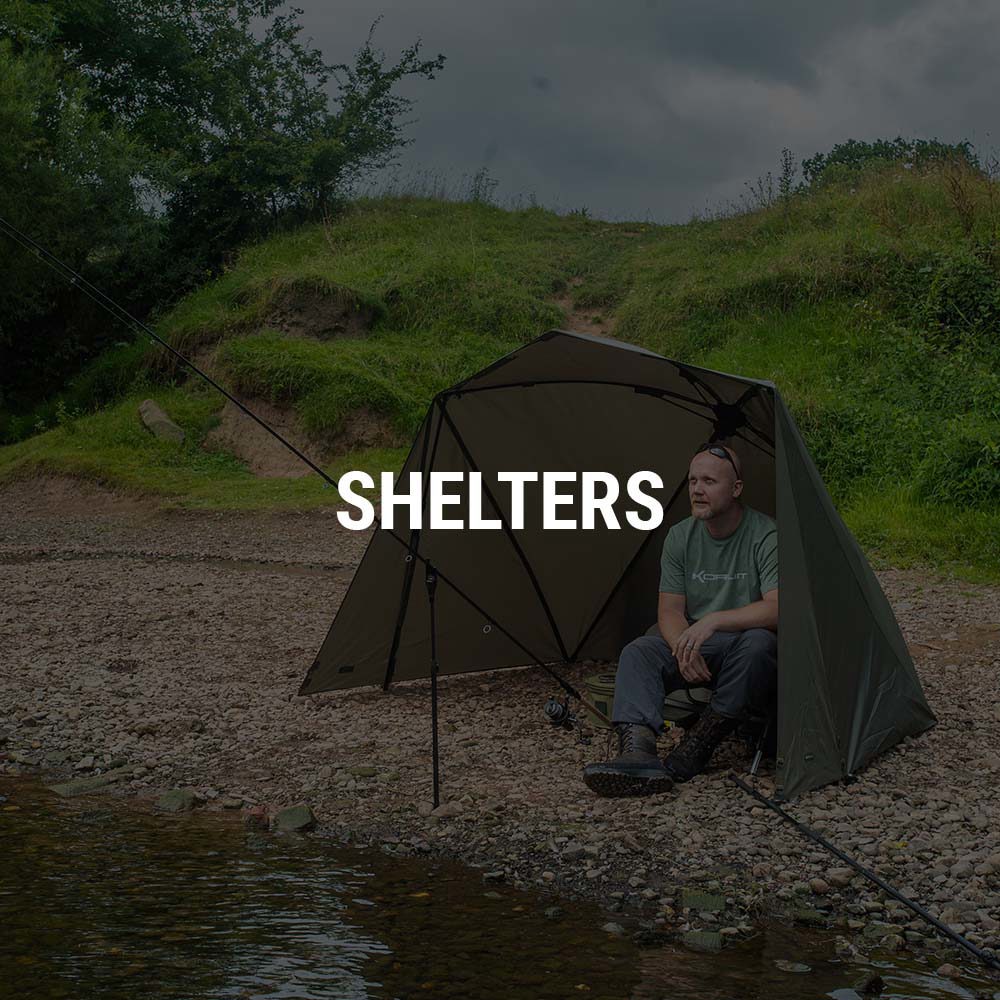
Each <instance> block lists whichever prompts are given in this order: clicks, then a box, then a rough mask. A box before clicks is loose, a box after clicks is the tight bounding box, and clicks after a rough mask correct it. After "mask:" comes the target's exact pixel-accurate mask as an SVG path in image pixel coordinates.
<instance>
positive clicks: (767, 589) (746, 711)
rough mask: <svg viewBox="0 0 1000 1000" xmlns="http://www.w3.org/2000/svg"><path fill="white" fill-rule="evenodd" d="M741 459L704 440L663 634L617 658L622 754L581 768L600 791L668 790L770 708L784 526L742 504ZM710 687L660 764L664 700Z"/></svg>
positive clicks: (691, 479) (673, 548)
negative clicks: (780, 536)
mask: <svg viewBox="0 0 1000 1000" xmlns="http://www.w3.org/2000/svg"><path fill="white" fill-rule="evenodd" d="M742 492H743V477H742V470H741V465H740V460H739V457H738V456H737V455H736V453H735V452H734V451H733V450H732V449H731V448H728V447H724V446H722V445H715V444H708V445H703V446H702V448H701V449H699V451H698V452H697V454H696V455H695V456H694V458H693V459H692V460H691V465H690V468H689V470H688V495H689V497H690V500H691V516H690V517H688V518H685V519H684V520H683V521H681V522H679V523H678V524H675V525H674V526H673V527H672V528H671V529H670V531H669V532H668V533H667V537H666V538H665V539H664V542H663V554H662V556H661V559H660V596H659V607H658V613H657V626H658V629H659V634H658V635H645V636H643V637H641V638H639V639H636V640H634V641H633V642H630V643H629V644H628V645H627V646H626V647H625V649H624V650H622V654H621V657H620V659H619V662H618V674H617V676H616V678H615V700H614V712H613V718H612V722H613V723H614V727H615V731H616V733H617V736H618V756H617V757H616V758H615V759H614V760H611V761H608V762H606V763H601V764H589V765H588V766H587V767H586V768H584V772H583V780H584V781H585V782H586V783H587V785H588V787H590V788H591V789H593V791H595V792H597V794H598V795H606V796H621V795H646V794H649V793H651V792H659V791H667V790H669V789H670V788H671V787H672V786H673V784H674V783H675V782H678V781H687V780H688V779H689V778H693V777H694V776H695V775H696V774H698V773H699V772H700V771H702V770H704V768H705V767H706V766H707V765H708V762H709V760H710V758H711V756H712V753H713V752H714V751H715V749H716V747H718V745H719V744H720V743H721V742H722V741H723V740H724V739H725V738H726V736H727V735H728V734H729V733H731V732H732V731H733V730H734V729H736V727H737V726H738V725H739V724H740V722H741V721H742V720H744V719H745V718H746V717H747V716H749V715H766V714H768V713H769V712H770V711H771V710H772V705H773V702H774V698H775V693H776V688H777V648H778V640H777V634H776V633H777V628H778V535H777V526H776V525H775V522H774V521H773V520H772V519H771V518H770V517H768V516H767V515H766V514H762V513H761V512H760V511H757V510H754V509H753V508H751V507H746V506H744V504H743V503H742V502H741V501H740V499H739V498H740V494H741V493H742ZM682 687H711V688H712V689H713V693H712V699H711V701H710V702H709V704H708V707H707V708H705V709H704V711H703V712H702V714H701V716H700V718H699V719H698V721H697V722H696V723H695V724H694V725H693V726H692V727H691V728H690V729H689V730H688V731H687V733H686V734H685V736H684V738H683V739H682V740H681V742H680V743H679V744H678V745H677V746H676V747H675V748H674V749H673V750H672V751H671V752H670V753H669V754H668V755H667V757H666V759H665V760H664V761H663V762H662V763H661V761H660V759H659V758H658V757H657V755H656V737H657V735H658V734H659V733H661V732H663V728H664V726H663V700H664V697H665V696H666V695H667V694H669V693H670V692H671V691H676V690H677V689H678V688H682Z"/></svg>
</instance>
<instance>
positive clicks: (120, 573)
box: [0, 479, 1000, 957]
mask: <svg viewBox="0 0 1000 1000" xmlns="http://www.w3.org/2000/svg"><path fill="white" fill-rule="evenodd" d="M364 544H365V537H364V536H362V535H360V534H358V533H354V532H348V531H344V530H343V529H341V528H340V527H339V525H338V524H337V522H336V520H335V518H334V517H333V515H332V514H331V513H329V512H312V513H309V514H294V513H282V514H232V513H226V514H215V513H203V512H185V511H176V510H173V511H163V510H158V509H157V508H156V507H155V506H154V505H152V504H150V503H148V502H146V501H138V500H134V499H128V498H123V497H117V496H114V495H112V494H110V493H108V492H106V491H103V490H101V489H99V488H97V487H94V486H89V485H83V484H80V483H72V482H68V481H63V480H57V479H47V480H32V481H29V482H20V483H16V484H13V485H10V486H8V487H6V488H5V489H4V490H3V492H2V493H0V580H2V587H3V591H2V592H3V595H4V599H3V602H2V605H0V664H2V666H0V670H2V677H3V684H2V688H0V770H5V771H7V772H22V771H26V770H32V769H34V768H36V767H42V768H46V769H48V771H50V772H57V773H70V772H72V773H75V774H76V775H78V776H79V775H81V774H88V773H92V772H93V771H94V770H98V771H99V770H100V769H102V768H106V767H109V766H112V765H114V764H117V763H122V762H125V763H128V764H129V765H131V766H133V768H134V770H133V771H132V774H133V777H131V779H127V780H124V781H122V782H120V783H119V784H116V785H114V786H111V787H112V788H113V790H114V794H120V795H133V796H139V797H145V798H148V799H150V800H153V799H154V797H155V796H157V795H159V794H160V793H161V792H162V791H164V790H166V789H169V788H173V787H178V786H184V787H192V788H194V789H195V790H196V791H197V793H198V796H199V801H200V802H201V806H200V807H201V808H206V809H211V808H224V807H225V808H244V809H249V810H251V811H252V809H253V807H255V806H256V807H258V811H259V807H260V806H264V807H266V808H267V809H268V810H274V809H276V808H278V807H280V806H283V805H287V804H291V803H294V802H299V801H303V800H304V801H307V802H308V803H310V804H311V805H312V807H313V809H314V810H315V812H316V814H317V816H318V817H319V819H320V821H321V823H322V824H323V826H324V827H326V828H328V829H329V830H331V831H333V832H335V833H338V834H339V835H342V836H345V837H348V838H351V839H353V840H354V841H355V842H370V843H376V844H381V845H382V847H383V849H385V850H388V851H390V852H395V853H401V854H407V853H421V852H424V853H434V854H446V855H449V856H453V857H458V858H461V859H463V860H466V861H468V862H471V863H473V864H476V865H479V866H482V867H485V868H486V869H487V874H486V876H485V877H486V878H487V879H504V880H506V881H508V882H510V883H513V884H515V885H523V886H542V887H547V888H548V889H550V890H551V891H553V892H554V893H556V894H558V895H561V896H564V897H569V898H572V897H575V896H576V897H578V896H589V897H594V898H598V899H600V900H602V901H603V902H605V903H606V904H607V905H609V907H610V908H611V909H612V910H621V911H623V912H626V913H633V912H639V913H640V914H641V915H642V919H643V920H644V921H645V922H646V926H647V927H649V928H650V929H653V930H655V929H657V928H661V929H663V930H664V931H682V932H683V931H686V930H688V929H695V928H707V929H715V930H721V929H723V928H724V934H726V935H727V936H733V937H737V936H740V935H742V934H745V933H748V932H749V930H750V925H751V922H752V921H753V919H754V918H755V917H758V916H761V915H764V914H768V913H775V912H779V911H780V912H785V913H794V915H795V916H796V918H797V919H800V920H804V921H819V920H821V919H822V918H823V917H824V916H825V918H826V920H827V922H828V923H831V924H834V925H836V926H838V927H839V928H841V930H842V932H843V937H842V938H841V939H839V941H840V943H839V944H838V948H839V949H840V950H841V952H842V953H843V955H844V956H845V957H847V956H850V955H851V954H853V953H854V950H855V949H863V950H865V951H868V952H870V951H872V949H875V950H876V951H877V950H879V949H882V950H891V949H894V948H903V947H914V948H918V949H919V948H923V947H924V946H926V945H927V944H929V942H928V941H927V939H926V938H925V936H924V935H925V932H927V930H928V928H927V925H926V924H924V923H923V922H921V921H919V920H910V919H909V918H910V917H911V916H912V914H910V913H909V911H907V910H905V909H904V908H902V907H901V906H898V905H897V904H895V902H894V901H892V900H889V901H886V900H885V899H884V898H881V897H880V896H879V895H878V894H877V893H876V892H874V891H870V890H869V888H868V887H867V884H866V883H865V884H862V881H863V880H861V879H860V878H854V879H852V878H851V877H850V876H851V872H850V869H845V868H842V867H840V866H839V865H840V863H839V862H836V861H835V860H834V859H832V858H831V857H830V856H829V855H828V854H826V853H825V852H823V851H821V850H820V849H818V848H815V849H814V848H813V847H812V845H811V844H809V843H808V842H806V841H803V840H802V839H801V838H800V837H798V836H797V835H796V834H795V833H794V832H793V831H791V830H790V829H789V828H787V827H785V826H784V824H781V823H780V821H779V820H778V818H777V817H776V816H775V815H774V814H772V813H770V812H769V811H768V810H766V809H765V808H763V807H760V806H757V805H756V804H755V803H753V801H752V800H751V799H749V798H748V797H747V796H746V795H745V794H744V793H743V792H741V791H740V790H739V789H737V788H736V787H735V786H734V785H733V784H732V782H730V781H729V780H728V777H727V774H728V772H729V769H730V768H734V769H737V770H738V771H744V770H745V769H746V767H747V764H748V759H747V755H746V753H745V751H744V749H743V748H742V746H741V745H738V744H736V743H732V744H731V745H729V746H727V747H725V748H723V750H722V751H720V753H719V754H718V755H717V760H716V764H715V766H713V771H712V773H710V774H708V775H705V776H702V777H701V778H699V779H698V780H696V781H694V782H692V783H690V784H688V785H685V786H683V787H682V788H681V789H679V790H678V791H677V792H676V793H675V794H671V795H668V796H660V797H656V798H651V799H644V800H635V801H629V800H624V801H623V800H599V799H596V798H595V797H593V796H592V794H591V793H590V792H589V791H588V790H587V788H586V787H585V786H584V785H583V783H582V782H581V780H580V769H581V768H582V766H583V765H584V764H585V763H587V762H588V761H590V760H594V759H600V758H601V757H603V756H604V753H605V738H604V735H603V734H601V733H594V734H592V738H591V740H590V742H589V743H584V742H581V741H580V736H579V735H578V734H576V733H567V732H565V731H560V730H553V729H552V727H551V726H549V724H548V723H547V722H545V720H544V718H543V716H542V712H541V709H542V705H543V703H544V701H545V699H546V698H547V697H548V696H549V695H551V694H555V693H558V692H557V691H556V690H555V689H554V685H553V684H552V682H551V681H549V680H548V679H547V678H546V676H545V675H544V673H543V672H542V671H540V670H537V669H526V670H513V671H502V672H496V673H490V674H475V675H468V676H461V677H452V678H445V679H443V680H442V681H441V682H440V684H439V693H440V711H441V753H442V767H441V775H442V787H443V798H444V800H445V804H444V805H443V806H442V807H441V808H440V809H439V810H438V813H439V815H430V798H431V757H430V697H429V688H428V685H427V683H426V682H419V683H417V682H411V683H407V684H401V685H398V686H396V687H394V688H393V689H392V690H391V691H390V692H389V693H387V694H383V693H382V692H381V691H379V690H371V689H363V690H357V691H350V692H343V693H335V694H331V695H324V696H320V697H317V698H315V699H302V698H298V697H297V696H296V693H295V692H296V690H297V688H298V685H299V683H300V681H301V679H302V677H303V675H304V672H305V670H306V669H307V667H308V665H309V663H310V662H311V660H312V657H313V655H314V653H315V651H316V650H317V648H318V647H319V644H320V643H321V641H322V639H323V638H324V636H325V634H326V630H327V628H328V626H329V623H330V621H331V620H332V617H333V614H334V612H335V610H336V608H337V605H338V603H339V601H340V599H341V597H342V596H343V594H344V592H345V590H346V587H347V586H348V584H349V582H350V578H351V574H352V572H353V567H354V566H355V565H356V563H357V561H358V559H359V558H360V556H361V553H362V551H363V548H364ZM880 576H881V580H882V584H883V586H884V587H885V589H886V592H887V593H888V595H889V598H890V600H891V601H892V604H893V606H894V608H895V610H896V613H897V616H898V618H899V621H900V624H901V626H902V628H903V632H904V634H905V636H906V639H907V641H908V643H909V644H910V648H911V651H912V653H913V655H914V658H915V660H916V663H917V667H918V669H919V671H920V676H921V679H922V681H923V684H924V686H925V690H926V693H927V697H928V700H929V701H930V704H931V706H932V708H933V709H934V711H935V712H936V714H937V716H938V719H939V720H940V721H939V724H938V726H937V727H936V728H934V729H933V730H931V731H930V732H929V733H927V734H925V735H923V736H921V737H920V738H918V739H916V740H912V741H908V742H907V743H906V744H905V745H903V746H900V747H898V748H897V749H895V750H894V751H891V752H890V753H888V754H886V755H885V756H884V757H883V758H881V759H880V760H879V761H877V762H876V763H875V764H874V765H873V766H871V767H869V768H868V769H867V770H866V771H865V772H864V774H862V775H861V778H860V780H859V781H857V782H856V783H855V784H853V785H850V786H846V787H839V786H838V787H830V788H826V789H822V790H820V791H817V792H813V793H810V794H808V795H806V796H804V797H802V798H801V799H800V800H798V801H797V802H796V803H794V805H793V806H792V807H791V811H792V812H793V813H794V814H795V815H796V817H797V818H799V819H802V820H804V821H805V822H807V823H809V824H811V825H812V826H813V827H814V828H816V829H818V830H821V831H825V832H826V833H827V834H828V835H829V836H830V837H831V838H832V840H833V841H834V842H835V843H836V844H837V845H838V846H839V847H841V849H843V850H845V851H847V852H848V853H850V854H852V855H854V856H857V857H859V858H860V859H861V860H862V861H863V862H864V863H866V864H868V865H870V866H871V867H872V868H874V869H875V870H876V871H877V872H879V873H880V874H881V875H882V876H883V877H885V878H886V879H888V880H889V881H890V882H891V883H893V884H895V885H896V886H897V887H899V888H900V889H901V890H902V891H903V892H905V893H907V894H911V895H912V896H914V897H915V898H916V899H918V900H920V901H921V902H923V903H924V904H925V905H927V907H928V908H929V909H930V910H931V912H932V913H934V914H935V915H936V916H938V917H939V918H941V919H943V920H944V921H946V922H948V923H950V924H951V925H952V926H953V927H954V928H955V929H956V930H958V931H960V932H961V933H964V934H965V935H966V936H967V937H968V938H969V939H970V940H971V941H973V942H974V943H977V944H980V945H982V946H985V947H988V948H993V949H997V948H1000V804H998V798H997V794H996V789H997V783H998V778H1000V698H998V694H1000V670H998V668H1000V591H998V590H996V589H994V588H990V587H985V586H975V585H970V584H966V583H956V582H951V581H947V580H939V579H929V578H927V577H926V576H924V575H921V574H918V573H915V572H901V571H888V572H884V573H882V574H880ZM593 672H595V665H594V664H580V665H578V666H576V667H574V668H573V669H571V670H569V671H568V675H569V677H570V679H571V680H572V681H573V682H574V683H576V684H577V685H581V684H582V680H583V677H584V676H585V675H587V674H589V673H593ZM586 735H587V734H586V733H584V736H586ZM673 738H674V737H672V736H671V735H670V734H668V735H667V736H665V737H664V738H663V740H662V741H661V745H662V749H664V750H665V749H666V748H667V746H668V744H669V742H670V741H671V739H673ZM760 785H761V789H762V790H763V791H765V792H770V791H771V790H772V789H773V782H772V781H771V780H770V773H769V772H767V771H766V769H765V771H764V773H763V778H762V780H761V783H760ZM684 887H687V888H689V889H690V888H692V887H697V888H699V889H704V890H707V891H711V892H717V893H718V894H720V895H722V896H724V897H725V898H726V900H727V906H726V908H725V910H724V912H723V913H721V914H714V913H709V912H698V911H697V910H695V909H689V908H683V907H682V905H681V903H682V902H683V900H682V898H681V897H680V895H679V891H680V890H681V889H682V888H684ZM934 947H935V948H937V950H938V952H939V953H940V954H942V955H946V954H947V950H946V949H942V948H939V947H938V946H937V945H936V944H935V945H934ZM951 954H952V955H953V954H954V953H951Z"/></svg>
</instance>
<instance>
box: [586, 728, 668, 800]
mask: <svg viewBox="0 0 1000 1000" xmlns="http://www.w3.org/2000/svg"><path fill="white" fill-rule="evenodd" d="M615 733H616V735H617V736H618V756H617V757H615V759H614V760H609V761H605V762H603V763H600V764H588V765H587V766H586V767H585V768H584V769H583V780H584V782H586V785H587V787H588V788H589V789H590V790H591V791H594V792H597V794H598V795H603V796H606V797H608V798H620V797H622V796H626V795H651V794H652V793H654V792H669V791H670V789H671V788H672V787H673V784H674V783H673V780H672V779H671V777H670V775H669V774H668V773H667V771H666V768H664V766H663V764H662V762H661V761H660V758H659V757H657V756H656V733H654V732H653V730H652V729H650V728H649V726H645V725H642V724H637V723H631V722H618V723H616V724H615Z"/></svg>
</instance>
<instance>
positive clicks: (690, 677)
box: [677, 653, 712, 684]
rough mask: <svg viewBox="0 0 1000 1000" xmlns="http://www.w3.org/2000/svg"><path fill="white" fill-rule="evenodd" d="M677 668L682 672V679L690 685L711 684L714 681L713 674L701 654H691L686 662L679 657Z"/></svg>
mask: <svg viewBox="0 0 1000 1000" xmlns="http://www.w3.org/2000/svg"><path fill="white" fill-rule="evenodd" d="M677 667H678V669H679V670H680V672H681V677H683V678H684V680H686V681H687V682H688V684H710V683H711V681H712V674H711V672H710V671H709V669H708V664H707V663H706V662H705V658H704V657H703V656H702V655H701V653H691V654H690V655H689V656H688V657H687V658H686V659H684V660H682V659H680V657H678V659H677Z"/></svg>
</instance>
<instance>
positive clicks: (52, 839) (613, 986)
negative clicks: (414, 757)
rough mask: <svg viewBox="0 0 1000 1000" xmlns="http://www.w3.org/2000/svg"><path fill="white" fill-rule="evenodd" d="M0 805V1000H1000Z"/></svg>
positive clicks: (212, 822)
mask: <svg viewBox="0 0 1000 1000" xmlns="http://www.w3.org/2000/svg"><path fill="white" fill-rule="evenodd" d="M0 796H2V797H3V801H0V998H3V1000H6V998H8V997H10V998H18V1000H21V998H23V1000H56V998H59V1000H91V998H93V1000H119V998H121V1000H126V998H127V1000H137V998H140V1000H168V998H169V1000H203V998H206V1000H207V998H230V997H233V998H248V1000H249V998H253V1000H272V998H273V1000H278V998H281V1000H332V998H336V1000H350V998H373V1000H374V998H380V1000H381V998H410V997H425V998H438V997H441V998H456V1000H457V998H462V1000H480V998H481V1000H492V998H497V1000H500V998H503V1000H522V998H523V1000H550V998H551V1000H556V998H569V997H573V998H582V997H586V998H588V1000H626V998H631V1000H666V998H669V1000H723V998H725V1000H731V998H739V1000H753V998H758V997H759V998H761V1000H763V998H767V1000H793V998H794V1000H802V998H810V997H828V998H834V1000H856V998H857V997H858V994H857V993H856V992H855V991H854V989H853V988H852V986H853V985H854V984H856V983H858V982H859V981H860V980H862V979H864V978H865V976H866V975H870V974H871V973H872V972H878V973H879V974H880V975H881V976H882V978H883V979H884V980H885V983H886V988H885V991H884V992H883V993H882V996H883V997H890V998H906V1000H946V998H948V1000H954V998H967V1000H971V998H976V997H989V998H992V997H994V996H996V997H997V998H998V1000H1000V984H997V983H992V984H991V983H989V982H988V981H987V980H985V979H982V978H980V977H979V976H977V975H976V974H975V973H974V971H973V970H968V971H969V973H970V974H969V976H968V977H966V978H964V979H963V980H962V981H961V983H956V982H953V981H950V980H944V979H941V978H939V977H936V976H934V975H933V974H932V973H931V971H930V967H929V966H927V965H925V964H920V963H918V962H915V961H913V962H910V963H905V962H900V961H898V960H894V961H893V962H891V963H890V962H875V961H871V962H869V963H867V964H864V965H858V964H853V963H843V962H838V961H836V960H834V959H833V958H832V956H833V948H832V941H831V937H830V935H829V934H824V933H819V932H804V931H802V930H797V929H791V928H781V927H772V928H769V929H768V930H767V931H766V932H762V933H760V934H758V935H757V936H756V937H755V938H753V939H752V940H749V941H746V942H743V943H742V944H740V945H738V946H735V947H731V948H726V949H725V950H724V951H723V952H722V953H721V954H717V955H703V954H696V953H693V952H689V951H687V950H685V949H683V948H680V947H675V946H667V947H662V946H661V947H655V948H642V949H640V948H638V947H637V946H636V945H635V944H634V943H633V942H632V940H631V939H630V937H628V936H627V935H626V936H624V937H616V936H613V935H612V934H609V933H606V932H604V931H603V930H602V929H601V927H602V925H603V924H604V923H606V922H607V916H606V915H605V914H602V912H601V911H600V910H599V909H598V908H597V907H596V906H592V905H586V904H579V903H574V904H571V905H570V904H563V905H562V906H559V907H557V906H556V903H555V901H553V900H552V899H550V898H548V897H544V896H541V895H539V894H533V893H528V892H519V891H516V890H514V889H511V888H509V887H507V886H503V885H498V886H494V885H491V884H488V883H487V884H484V882H483V880H482V874H481V873H480V872H476V871H474V870H471V869H468V868H465V867H463V866H461V865H458V864H454V863H444V862H433V861H429V860H426V859H410V858H392V857H388V856H386V855H384V854H382V853H381V852H379V851H372V850H360V849H352V848H347V847H344V846H343V845H340V844H335V843H333V842H332V841H330V840H329V839H327V838H324V837H321V836H307V837H302V836H294V835H288V836H272V835H269V834H261V833H257V832H250V831H247V830H245V829H244V828H243V826H242V824H241V823H240V822H239V820H238V818H236V817H233V818H226V817H224V816H223V817H220V816H218V815H211V816H209V815H199V814H188V815H184V816H180V817H167V816H154V815H148V814H145V813H142V812H139V811H137V810H134V809H130V808H124V807H122V806H120V805H118V804H117V803H114V802H111V801H109V800H102V799H93V798H91V799H83V800H82V799H75V800H70V801H62V800H58V799H57V798H56V797H55V796H54V795H53V794H52V793H50V792H47V791H46V790H45V789H44V788H42V787H41V786H39V785H38V784H37V783H34V782H29V781H24V780H7V779H5V780H2V781H0ZM554 908H555V909H554ZM789 963H792V964H789ZM994 991H997V992H994Z"/></svg>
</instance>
